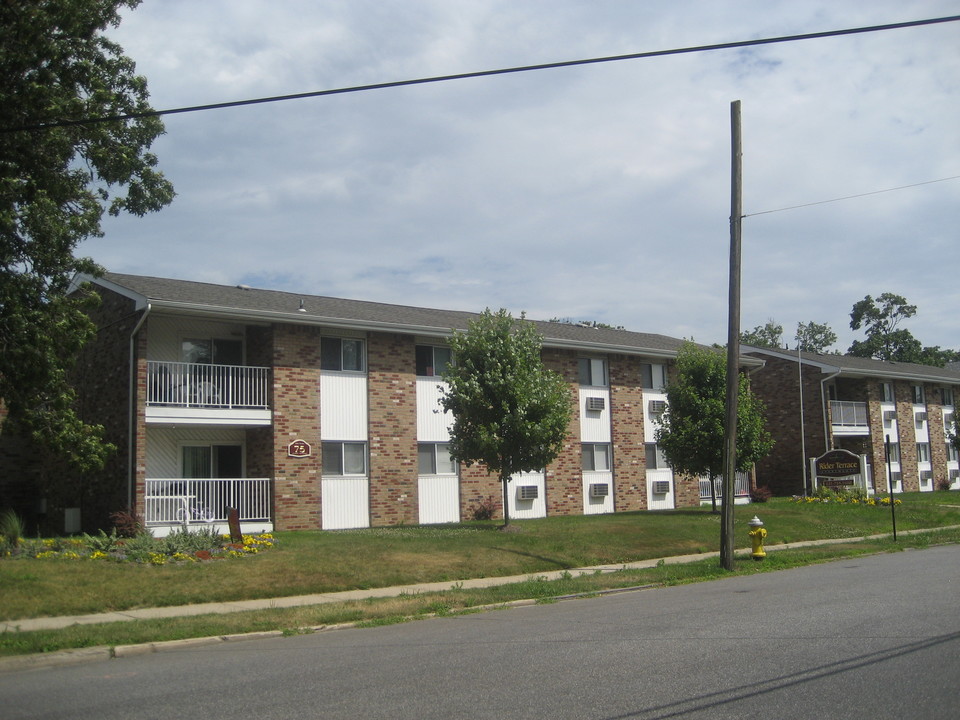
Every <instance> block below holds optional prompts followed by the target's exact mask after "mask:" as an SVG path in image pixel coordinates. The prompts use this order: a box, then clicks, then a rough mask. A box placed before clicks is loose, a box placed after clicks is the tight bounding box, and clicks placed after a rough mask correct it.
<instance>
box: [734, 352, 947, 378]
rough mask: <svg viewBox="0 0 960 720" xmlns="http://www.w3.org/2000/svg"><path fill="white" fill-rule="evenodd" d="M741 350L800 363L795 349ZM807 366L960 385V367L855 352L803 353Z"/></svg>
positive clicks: (843, 372) (850, 373)
mask: <svg viewBox="0 0 960 720" xmlns="http://www.w3.org/2000/svg"><path fill="white" fill-rule="evenodd" d="M740 352H741V353H747V354H751V355H757V356H760V357H777V358H780V359H781V360H789V361H791V362H797V353H796V351H792V350H779V349H771V348H761V347H751V346H747V345H742V346H741V347H740ZM800 359H801V360H802V361H803V364H804V365H813V366H815V367H819V368H820V370H821V371H822V372H823V373H824V374H828V375H829V374H833V373H840V375H847V376H851V377H874V378H891V379H904V380H917V381H922V382H942V383H948V384H951V385H956V384H960V369H953V368H938V367H935V366H933V365H919V364H917V363H902V362H891V361H888V360H876V359H874V358H862V357H854V356H853V355H832V354H829V353H812V352H801V353H800Z"/></svg>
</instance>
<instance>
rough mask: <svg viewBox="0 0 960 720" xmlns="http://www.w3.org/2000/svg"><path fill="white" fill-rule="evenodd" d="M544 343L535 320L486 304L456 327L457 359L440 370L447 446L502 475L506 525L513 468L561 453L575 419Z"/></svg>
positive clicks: (534, 465) (538, 464) (527, 467)
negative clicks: (448, 416)
mask: <svg viewBox="0 0 960 720" xmlns="http://www.w3.org/2000/svg"><path fill="white" fill-rule="evenodd" d="M541 346H542V338H541V336H540V334H539V333H538V332H537V329H536V327H535V326H534V325H533V323H531V322H528V321H526V320H524V319H523V317H522V316H521V318H520V320H514V318H513V317H512V316H511V315H510V314H509V313H508V312H507V311H506V310H499V311H498V312H496V313H493V312H491V311H490V310H489V309H487V310H485V311H484V312H483V314H481V315H480V317H479V318H478V319H477V320H474V321H472V322H470V323H469V325H468V328H467V330H466V332H463V331H456V332H454V334H453V338H452V339H451V340H450V349H451V350H452V351H453V363H452V364H450V365H449V366H448V367H447V370H446V371H445V372H444V373H443V380H444V381H445V382H446V387H445V388H443V391H442V396H441V399H440V403H441V405H442V406H443V408H444V410H447V411H449V412H451V413H452V414H453V426H452V427H451V429H450V454H451V455H452V456H453V458H454V459H456V460H458V461H460V462H463V463H466V464H467V465H468V466H470V465H472V464H473V463H475V462H479V463H483V464H484V465H486V466H487V469H488V470H489V471H490V472H493V473H496V474H497V475H498V477H499V478H500V483H501V485H502V491H503V524H504V527H507V526H508V525H509V524H510V511H509V507H510V506H509V503H508V498H509V488H508V485H509V481H510V476H511V475H514V474H516V473H520V472H527V471H532V470H541V469H543V468H545V467H546V466H547V465H548V464H549V463H550V462H551V461H552V460H553V459H554V458H555V457H557V455H558V454H559V453H560V450H561V448H562V446H563V439H564V437H565V436H566V432H567V426H568V425H569V424H570V416H571V393H570V388H569V386H568V385H567V383H566V382H565V381H564V380H563V378H562V377H561V376H560V375H559V374H557V373H555V372H553V371H551V370H548V369H547V368H546V367H544V365H543V360H542V358H541V355H540V350H541Z"/></svg>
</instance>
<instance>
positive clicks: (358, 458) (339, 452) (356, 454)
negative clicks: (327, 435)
mask: <svg viewBox="0 0 960 720" xmlns="http://www.w3.org/2000/svg"><path fill="white" fill-rule="evenodd" d="M321 447H322V452H323V474H324V475H366V474H367V444H366V443H362V442H325V443H321Z"/></svg>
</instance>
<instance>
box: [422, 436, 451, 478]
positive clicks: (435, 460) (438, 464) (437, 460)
mask: <svg viewBox="0 0 960 720" xmlns="http://www.w3.org/2000/svg"><path fill="white" fill-rule="evenodd" d="M417 461H418V465H419V468H420V474H421V475H456V474H457V463H456V461H455V460H454V459H453V458H452V457H450V445H449V444H447V443H420V444H419V445H417Z"/></svg>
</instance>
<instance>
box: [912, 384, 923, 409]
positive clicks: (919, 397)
mask: <svg viewBox="0 0 960 720" xmlns="http://www.w3.org/2000/svg"><path fill="white" fill-rule="evenodd" d="M910 392H911V393H912V395H913V404H914V405H923V404H924V403H925V402H926V399H925V398H926V395H925V394H924V392H923V385H911V386H910Z"/></svg>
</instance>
